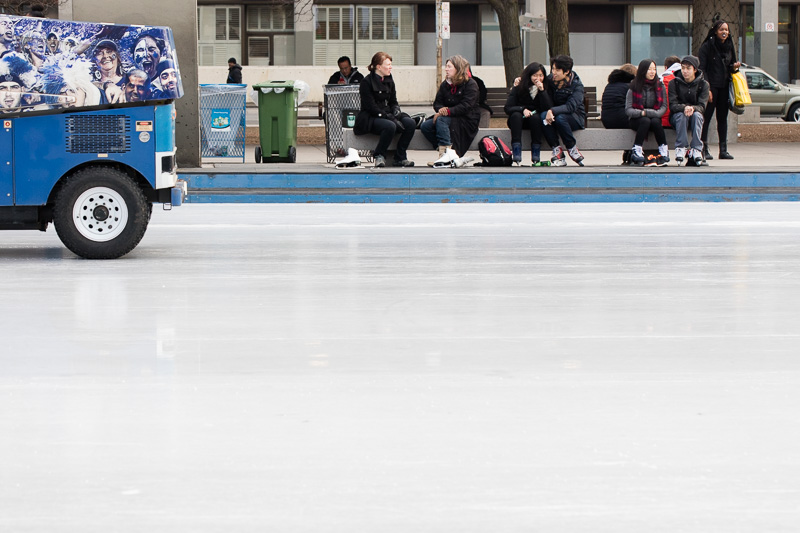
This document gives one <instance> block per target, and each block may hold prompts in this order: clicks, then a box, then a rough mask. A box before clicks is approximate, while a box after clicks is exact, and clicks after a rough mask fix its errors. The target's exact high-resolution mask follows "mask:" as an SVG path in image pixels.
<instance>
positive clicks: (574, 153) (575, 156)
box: [569, 145, 583, 166]
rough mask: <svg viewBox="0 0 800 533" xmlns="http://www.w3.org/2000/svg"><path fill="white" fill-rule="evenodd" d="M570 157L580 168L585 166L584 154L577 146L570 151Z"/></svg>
mask: <svg viewBox="0 0 800 533" xmlns="http://www.w3.org/2000/svg"><path fill="white" fill-rule="evenodd" d="M569 156H570V157H571V158H572V160H573V161H575V162H576V163H578V164H579V165H580V166H583V154H582V153H581V151H580V150H578V146H577V145H575V146H573V147H572V148H570V149H569Z"/></svg>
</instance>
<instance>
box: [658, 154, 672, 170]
mask: <svg viewBox="0 0 800 533" xmlns="http://www.w3.org/2000/svg"><path fill="white" fill-rule="evenodd" d="M667 163H669V156H668V155H661V154H659V155H657V156H656V166H659V167H665V166H667Z"/></svg>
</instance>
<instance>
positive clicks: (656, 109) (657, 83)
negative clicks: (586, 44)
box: [625, 59, 669, 167]
mask: <svg viewBox="0 0 800 533" xmlns="http://www.w3.org/2000/svg"><path fill="white" fill-rule="evenodd" d="M666 111H667V92H666V91H665V90H664V84H663V83H661V80H659V79H658V76H656V63H655V61H653V60H652V59H644V60H642V62H641V63H639V68H638V69H636V77H635V78H633V81H632V82H631V88H630V89H628V94H627V95H626V96H625V113H626V114H627V115H628V119H630V127H631V129H632V130H633V131H635V132H636V137H635V138H634V141H633V150H632V151H631V163H634V164H637V165H642V164H644V163H645V158H644V151H643V150H642V143H644V139H645V137H646V136H647V134H648V133H649V132H651V131H652V132H653V134H654V135H655V137H656V142H658V157H656V158H655V159H654V160H651V161H648V162H647V164H648V165H651V164H656V165H658V166H660V167H662V166H664V165H666V164H667V163H669V147H668V146H667V136H666V134H665V133H664V126H663V125H662V124H661V117H662V116H664V113H666Z"/></svg>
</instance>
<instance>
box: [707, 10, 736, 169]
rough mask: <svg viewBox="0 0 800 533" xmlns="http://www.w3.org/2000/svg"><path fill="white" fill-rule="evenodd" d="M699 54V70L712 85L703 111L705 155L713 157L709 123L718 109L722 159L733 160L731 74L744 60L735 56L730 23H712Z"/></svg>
mask: <svg viewBox="0 0 800 533" xmlns="http://www.w3.org/2000/svg"><path fill="white" fill-rule="evenodd" d="M697 56H698V59H699V61H700V70H701V71H702V72H703V75H704V76H705V78H706V81H707V82H708V84H709V86H710V87H711V89H710V92H709V93H708V106H707V107H706V111H705V113H703V116H704V117H705V123H704V124H703V156H704V157H705V158H706V159H713V158H712V157H711V154H710V153H709V151H708V126H709V122H710V121H711V117H713V116H714V112H715V111H716V113H717V133H718V134H719V158H720V159H733V156H732V155H731V154H730V153H728V100H729V95H728V91H729V88H730V83H731V74H733V73H734V72H736V71H738V70H739V66H740V65H741V63H740V62H739V61H738V60H737V59H736V47H735V46H734V45H733V39H732V38H731V36H730V31H729V30H728V23H727V22H725V21H724V20H717V21H716V22H715V23H714V25H713V26H711V29H710V30H708V36H707V37H706V40H705V42H703V44H702V45H700V50H699V52H698V53H697Z"/></svg>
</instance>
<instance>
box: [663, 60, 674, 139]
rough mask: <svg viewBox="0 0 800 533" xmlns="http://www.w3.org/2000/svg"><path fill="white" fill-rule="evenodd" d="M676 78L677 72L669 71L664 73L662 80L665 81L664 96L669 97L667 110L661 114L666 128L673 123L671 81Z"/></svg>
mask: <svg viewBox="0 0 800 533" xmlns="http://www.w3.org/2000/svg"><path fill="white" fill-rule="evenodd" d="M674 79H675V74H673V73H672V72H667V73H666V74H664V77H663V78H662V81H663V82H664V98H666V99H667V112H666V113H664V114H663V115H662V116H661V125H662V126H664V127H665V128H671V127H672V124H670V123H669V82H671V81H672V80H674Z"/></svg>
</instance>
